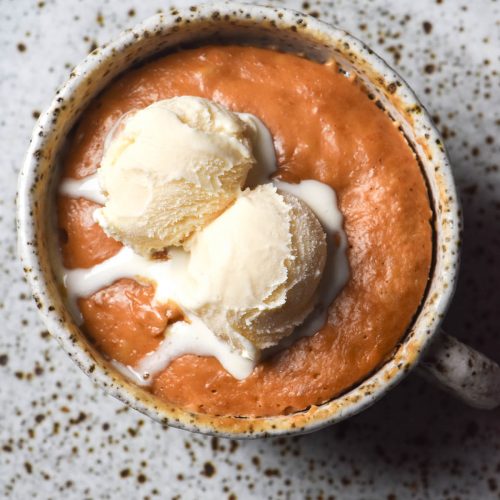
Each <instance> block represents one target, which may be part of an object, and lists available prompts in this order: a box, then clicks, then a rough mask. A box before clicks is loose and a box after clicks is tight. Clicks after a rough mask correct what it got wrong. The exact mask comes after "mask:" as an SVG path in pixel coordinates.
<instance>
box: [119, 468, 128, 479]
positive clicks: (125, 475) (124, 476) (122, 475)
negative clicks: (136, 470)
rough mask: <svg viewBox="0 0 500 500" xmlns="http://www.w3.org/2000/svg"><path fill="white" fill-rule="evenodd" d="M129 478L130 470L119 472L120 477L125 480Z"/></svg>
mask: <svg viewBox="0 0 500 500" xmlns="http://www.w3.org/2000/svg"><path fill="white" fill-rule="evenodd" d="M129 476H130V469H122V470H121V471H120V477H123V478H126V477H129Z"/></svg>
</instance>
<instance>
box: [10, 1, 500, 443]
mask: <svg viewBox="0 0 500 500" xmlns="http://www.w3.org/2000/svg"><path fill="white" fill-rule="evenodd" d="M205 40H207V41H208V40H210V41H219V42H225V41H232V42H236V43H247V44H248V43H250V44H253V45H261V46H262V45H263V46H272V47H276V48H278V49H281V50H286V51H293V52H300V53H302V54H304V55H305V56H306V57H308V58H311V59H313V60H317V61H324V60H327V59H330V58H332V57H333V58H334V59H336V60H337V61H338V62H339V64H340V65H341V66H342V67H343V68H344V69H345V70H347V71H349V72H352V73H354V74H355V75H357V76H358V77H359V78H360V79H362V80H363V82H364V83H365V84H366V86H367V88H368V91H369V93H370V97H371V98H373V99H375V100H376V101H379V102H378V104H379V105H380V106H383V107H384V108H385V109H386V110H387V112H388V113H389V114H390V116H391V117H392V118H393V119H395V120H397V121H398V122H399V123H400V125H401V128H402V133H404V134H405V135H406V137H407V139H408V142H409V144H410V145H411V147H412V148H413V150H414V151H415V154H416V155H417V157H418V159H419V162H420V164H421V167H422V170H423V172H424V175H425V177H426V179H427V183H428V189H429V193H430V199H431V205H432V208H433V213H434V261H433V267H432V271H431V276H430V280H429V285H428V288H427V291H426V295H425V298H424V301H423V304H422V306H421V308H420V309H419V312H418V314H417V315H416V317H415V319H414V321H413V323H412V325H411V327H410V328H409V329H408V332H407V333H406V335H405V337H404V339H403V340H402V341H401V343H400V345H399V346H398V347H397V349H396V350H395V352H394V354H393V356H392V357H391V359H390V360H388V361H387V362H386V363H385V364H383V365H382V366H380V367H379V369H378V370H377V371H376V373H374V374H372V375H371V376H369V377H368V378H366V379H365V380H364V381H363V382H361V383H360V384H359V385H358V386H356V387H355V388H353V389H351V390H349V391H348V392H346V393H345V394H342V395H340V396H339V397H337V398H335V399H333V400H331V401H328V402H326V403H324V404H322V405H319V406H312V407H310V408H307V409H305V410H304V411H301V412H297V413H294V414H291V415H280V416H275V417H266V418H239V417H231V416H210V415H205V414H195V413H191V412H189V411H186V410H183V409H182V408H178V407H176V406H174V405H169V404H168V403H164V402H161V401H159V400H158V399H156V398H154V397H153V396H152V395H151V394H150V393H148V392H147V391H145V390H143V389H141V388H140V387H138V386H136V385H134V384H132V383H130V382H129V381H127V380H125V379H124V378H123V377H122V376H121V375H120V374H118V373H117V372H116V371H114V370H113V369H112V368H111V367H110V365H109V364H108V363H107V362H106V360H105V359H103V357H102V356H101V355H100V354H99V353H98V352H96V350H95V349H94V348H93V347H92V345H91V344H90V343H89V342H88V341H87V339H86V337H85V336H84V335H83V334H82V332H81V331H80V330H79V328H78V327H77V326H76V325H75V323H74V321H73V320H72V318H71V316H70V314H69V313H68V311H67V308H66V305H65V303H64V299H63V297H62V295H61V292H60V290H59V289H58V286H57V284H56V280H55V276H54V271H53V266H52V257H53V255H54V250H53V248H54V246H53V245H52V236H53V235H52V234H51V233H52V231H51V229H50V227H49V222H48V221H49V218H50V217H49V214H50V212H51V198H53V196H51V195H52V193H53V186H54V184H55V180H56V178H57V168H56V164H57V161H56V160H57V156H58V154H59V152H60V151H61V148H62V147H63V144H64V141H65V137H66V135H67V134H68V132H69V130H70V129H71V127H72V126H73V125H74V123H75V122H76V120H77V119H78V117H79V115H80V112H81V111H82V110H83V109H84V108H85V107H86V106H87V105H88V103H89V102H90V101H91V100H92V99H93V98H94V97H95V96H96V95H97V94H98V93H99V92H100V91H101V90H102V89H103V87H104V86H105V85H106V84H107V83H108V82H110V81H111V80H112V79H113V78H114V77H116V76H117V75H118V74H120V73H121V72H123V71H125V70H126V69H127V68H130V67H131V66H133V65H135V64H137V63H139V62H141V61H143V60H145V59H148V58H151V57H153V56H155V55H157V54H161V53H164V52H167V51H169V50H174V49H176V48H178V47H179V46H186V45H189V44H195V43H196V44H200V43H203V42H204V41H205ZM17 222H18V234H19V248H20V254H21V258H22V262H23V266H24V271H25V273H26V276H27V279H28V281H29V283H30V284H31V287H32V290H33V296H34V298H35V301H36V304H37V306H38V309H39V310H40V313H41V315H42V317H43V319H44V321H45V323H46V325H47V328H48V329H49V330H50V332H51V333H52V335H54V336H55V337H56V338H57V340H58V341H59V342H60V344H61V345H62V347H63V348H64V349H65V350H66V352H67V353H68V354H69V356H70V357H71V358H73V359H74V361H75V362H76V363H77V364H78V366H80V368H81V369H82V370H83V371H84V372H85V373H87V374H88V375H89V376H90V377H91V379H92V380H93V381H94V382H96V383H97V384H98V385H100V386H101V387H103V388H104V389H105V390H106V391H107V392H108V393H110V394H112V395H113V396H115V397H117V398H119V399H120V400H122V401H123V402H125V403H126V404H128V405H130V406H132V407H133V408H136V409H137V410H139V411H141V412H143V413H145V414H146V415H148V416H150V417H152V418H153V419H155V420H157V421H159V422H161V423H163V424H168V425H172V426H174V427H180V428H183V429H187V430H191V431H198V432H203V433H207V434H217V435H221V436H230V437H236V438H245V437H259V436H268V435H277V434H297V433H303V432H310V431H313V430H316V429H319V428H321V427H324V426H326V425H330V424H333V423H336V422H339V421H340V420H343V419H345V418H347V417H349V416H351V415H354V414H355V413H357V412H359V411H361V410H363V409H364V408H366V407H368V406H369V405H371V404H372V403H374V402H375V401H377V400H378V399H379V398H381V397H382V396H383V395H384V394H385V393H386V392H387V391H388V390H389V389H390V388H392V387H394V386H395V385H396V384H397V383H398V382H399V381H400V380H401V379H402V378H403V377H404V376H406V375H407V374H408V373H409V371H410V370H411V369H412V368H414V367H416V366H417V364H418V367H419V370H420V371H421V372H422V374H424V375H425V376H426V377H428V378H430V379H432V380H433V381H435V382H438V383H439V384H440V385H442V386H443V387H444V388H446V389H447V390H449V391H451V392H453V393H454V394H455V395H457V396H459V397H460V398H462V399H463V400H465V401H467V402H468V403H470V404H472V405H474V406H477V407H481V408H493V407H495V406H497V405H498V404H500V367H499V366H498V365H496V364H495V363H493V362H492V361H490V360H489V359H487V358H486V357H485V356H483V355H482V354H480V353H477V352H476V351H474V350H472V349H471V348H469V347H467V346H464V345H463V344H461V343H459V342H458V341H456V340H454V339H453V338H451V337H448V336H445V335H444V334H443V333H441V332H439V325H440V323H441V320H442V319H443V317H444V314H445V312H446V309H447V307H448V305H449V303H450V300H451V298H452V295H453V290H454V287H455V282H456V278H457V272H458V261H459V250H460V230H461V220H460V207H459V203H458V200H457V195H456V191H455V186H454V183H453V178H452V175H451V170H450V165H449V162H448V158H447V156H446V152H445V149H444V146H443V143H442V140H441V137H440V136H439V134H438V132H437V131H436V129H435V127H434V125H433V124H432V122H431V120H430V118H429V116H428V114H427V112H426V111H425V109H424V108H423V107H422V105H421V104H420V103H419V101H418V100H417V98H416V97H415V95H414V94H413V92H412V91H411V89H410V88H409V87H408V85H407V84H406V83H405V82H404V81H403V80H402V78H401V77H400V76H399V75H398V74H397V73H395V72H394V71H393V70H392V69H391V68H389V67H388V65H387V64H386V63H385V62H384V61H383V60H382V59H380V57H378V56H377V55H376V54H374V53H373V52H372V51H371V50H370V49H369V48H367V47H366V46H365V45H363V44H362V43H361V42H360V41H359V40H357V39H355V38H353V37H352V36H350V35H348V34H347V33H346V32H344V31H342V30H340V29H338V28H334V27H332V26H330V25H328V24H325V23H323V22H320V21H318V20H316V19H314V18H312V17H309V16H306V15H304V14H301V13H298V12H294V11H292V10H287V9H278V8H270V7H260V6H254V5H243V4H241V5H240V4H234V3H220V4H211V5H202V6H198V7H190V8H188V9H185V10H177V9H172V10H171V11H170V12H169V13H168V14H159V15H157V16H155V17H152V18H150V19H148V20H146V21H145V22H143V23H142V24H140V25H138V26H137V27H136V28H134V29H132V30H127V31H125V32H124V33H122V34H121V35H120V36H119V37H118V38H117V39H116V40H114V41H113V42H111V43H109V44H108V45H106V46H104V47H102V48H99V49H96V50H95V51H94V52H92V53H91V54H90V55H89V56H88V57H87V58H86V59H85V60H84V61H83V62H82V63H81V64H80V65H79V66H78V67H76V68H75V70H74V71H73V72H72V73H71V75H70V77H69V79H68V81H67V82H66V83H65V84H64V85H63V86H62V87H61V89H60V90H59V91H58V92H57V94H56V96H55V99H54V101H53V102H52V104H51V106H50V107H49V109H48V110H47V111H46V112H45V113H43V115H42V116H41V117H40V119H39V121H38V124H37V126H36V127H35V130H34V132H33V137H32V140H31V144H30V147H29V151H28V154H27V157H26V161H25V163H24V166H23V169H22V171H21V174H20V177H19V188H18V221H17ZM424 351H426V352H425V353H424ZM419 361H421V362H420V364H419Z"/></svg>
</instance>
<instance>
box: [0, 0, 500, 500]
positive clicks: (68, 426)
mask: <svg viewBox="0 0 500 500" xmlns="http://www.w3.org/2000/svg"><path fill="white" fill-rule="evenodd" d="M179 4H180V2H178V3H177V4H176V5H179ZM273 4H275V5H276V4H279V5H284V4H286V5H290V6H292V7H295V8H299V9H302V10H306V11H309V12H310V13H312V14H313V15H319V16H320V17H321V18H322V19H324V20H325V21H329V22H333V23H335V24H338V25H339V26H341V27H343V28H346V29H347V30H349V31H351V32H352V33H353V34H354V35H357V36H359V37H360V38H362V39H363V40H364V41H366V42H367V43H369V44H370V45H371V46H372V47H373V48H374V49H375V50H376V51H377V52H379V53H380V54H381V55H383V56H384V57H385V58H386V59H387V60H388V62H389V63H391V64H393V65H394V66H395V67H396V68H397V69H398V70H399V71H400V72H401V73H402V75H403V76H404V77H405V78H406V79H407V81H408V82H409V83H410V84H411V86H412V87H413V88H414V89H415V90H416V91H417V94H418V95H419V96H420V97H421V98H422V100H423V102H424V104H425V105H426V106H427V108H428V109H429V111H430V112H431V114H432V115H433V116H434V117H435V120H436V122H437V124H438V125H439V127H440V129H441V131H442V132H443V134H444V136H445V142H446V145H447V147H448V149H449V152H450V155H451V160H452V163H453V168H454V171H455V174H456V180H457V183H458V187H459V190H460V194H461V196H462V202H463V208H464V214H465V226H466V234H465V239H464V257H463V267H462V274H461V278H460V283H459V287H458V291H457V295H456V298H455V301H454V304H453V306H452V309H451V312H450V314H449V316H448V318H447V319H446V323H445V327H446V328H447V329H448V331H450V332H452V333H453V334H455V335H457V336H458V337H459V338H460V339H463V340H465V341H467V342H469V343H470V344H472V345H473V346H475V347H477V348H479V349H481V350H484V351H485V352H487V353H488V354H489V355H490V356H491V357H493V358H494V359H496V360H497V361H500V336H499V327H498V325H499V324H500V294H499V292H498V290H499V288H500V262H499V258H500V194H499V189H500V172H499V163H500V152H499V144H500V138H499V137H498V132H499V131H500V114H499V112H500V93H499V83H500V78H499V75H498V71H499V68H500V64H499V62H500V6H499V2H497V1H490V0H482V1H474V2H466V1H465V0H462V1H453V0H441V1H436V0H427V1H417V0H414V1H408V2H406V1H396V0H392V1H389V0H378V1H364V2H363V1H352V0H350V1H347V0H343V1H340V0H338V1H335V2H333V3H332V2H321V3H319V2H314V1H311V2H304V3H302V2H300V1H299V2H298V1H288V2H273ZM170 5H171V4H170V3H169V2H166V1H159V0H142V1H140V2H139V1H136V0H125V1H119V0H112V1H98V0H89V1H76V0H71V1H69V0H68V1H62V0H58V1H45V2H36V1H31V0H29V1H28V0H16V1H14V0H12V1H8V0H0V7H1V8H0V103H1V104H0V106H1V107H0V110H1V111H0V155H1V156H0V161H1V168H0V176H1V177H0V239H1V248H0V277H1V278H0V279H1V281H0V323H1V327H0V405H1V411H0V497H1V496H7V497H8V496H11V497H12V498H19V499H25V498H30V497H38V498H78V499H80V498H151V499H154V498H172V497H182V498H207V499H211V498H217V499H223V498H235V496H236V497H237V498H240V499H245V498H259V499H260V498H268V497H269V498H306V497H310V498H328V497H330V496H331V497H335V498H340V499H380V498H381V499H386V498H387V499H392V500H394V499H396V498H397V499H405V498H431V499H436V498H450V499H451V498H461V499H468V498H470V499H489V498H499V497H500V411H499V410H496V411H492V412H480V411H475V410H471V409H468V408H465V407H464V406H462V405H461V404H460V403H458V402H456V401H454V400H452V399H451V398H450V397H448V396H447V395H444V394H442V393H440V392H438V391H437V390H436V389H434V388H432V387H430V386H428V385H426V384H425V383H424V382H423V381H421V380H420V379H419V378H418V377H417V376H416V375H412V376H410V377H409V378H408V379H407V380H406V381H404V382H403V383H402V384H401V385H400V386H399V387H398V388H396V389H395V390H394V391H393V392H392V393H391V394H389V395H388V396H387V397H386V398H385V399H384V400H382V401H381V402H379V403H378V404H377V405H375V406H374V407H373V408H371V409H369V410H368V411H366V412H364V413H363V414H361V415H359V416H356V417H354V418H352V419H351V420H350V421H348V422H345V423H342V424H339V425H337V426H335V427H331V428H329V429H326V430H323V431H321V432H317V433H315V434H312V435H308V436H303V437H298V438H283V439H271V440H266V441H253V442H235V441H226V440H217V439H211V438H209V437H204V436H197V435H191V434H189V433H185V432H182V431H178V430H175V429H162V428H161V427H160V426H159V425H157V424H155V423H153V422H151V421H149V420H147V419H146V418H145V417H143V416H142V415H140V414H139V413H137V412H135V411H133V410H129V409H127V408H126V407H124V406H122V405H121V404H120V403H118V402H117V401H115V400H113V399H111V398H110V397H107V396H105V395H104V394H103V393H102V392H101V391H100V390H98V389H97V388H96V387H94V386H93V385H92V383H91V382H90V381H89V380H88V379H87V378H86V377H85V376H84V375H83V374H82V373H81V372H80V371H79V370H78V369H77V368H76V366H74V365H73V364H72V362H71V361H70V359H69V358H68V357H67V356H66V355H65V354H64V353H63V352H62V351H61V350H60V349H59V347H58V345H56V343H55V341H53V340H52V339H51V338H50V337H49V336H48V334H47V332H45V331H44V327H43V325H42V323H41V322H40V320H39V318H38V316H37V314H36V311H35V308H34V306H33V303H32V302H31V300H30V298H29V290H28V287H27V285H26V283H25V282H24V280H23V278H22V276H21V272H20V266H19V264H18V261H17V258H16V248H15V246H16V241H15V229H14V195H15V185H16V177H17V173H18V171H19V168H20V166H21V163H22V161H23V156H24V153H25V151H26V148H27V145H28V141H29V136H30V132H31V129H32V127H33V125H34V123H35V117H36V116H37V114H38V113H39V112H40V111H41V110H42V109H44V108H45V107H46V106H47V105H48V104H49V102H50V100H51V98H52V96H53V94H54V92H55V89H56V87H57V86H58V85H59V84H61V83H62V82H63V81H64V79H65V78H66V77H67V76H68V74H69V72H70V70H71V68H72V67H73V66H74V65H75V64H76V63H78V62H79V61H80V60H81V59H82V58H83V57H84V56H85V55H86V54H87V53H88V52H89V50H91V49H92V48H93V47H94V46H95V44H101V43H104V42H105V41H107V40H109V39H110V38H111V37H113V36H114V35H116V34H117V33H118V32H119V31H120V30H122V29H123V28H125V27H130V26H132V25H133V24H135V23H136V22H138V21H139V20H142V19H143V18H145V17H147V16H149V15H151V14H154V13H155V12H157V11H158V9H164V10H166V9H168V8H169V7H170Z"/></svg>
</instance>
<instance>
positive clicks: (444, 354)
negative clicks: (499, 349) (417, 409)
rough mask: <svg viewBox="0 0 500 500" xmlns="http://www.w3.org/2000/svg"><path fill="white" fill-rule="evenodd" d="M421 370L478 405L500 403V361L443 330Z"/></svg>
mask: <svg viewBox="0 0 500 500" xmlns="http://www.w3.org/2000/svg"><path fill="white" fill-rule="evenodd" d="M417 371H418V373H419V374H420V375H422V377H424V378H425V379H426V380H428V381H429V382H431V383H432V384H434V385H436V386H438V387H439V388H441V389H443V390H445V391H446V392H448V393H450V394H452V395H453V396H455V397H457V398H458V399H461V400H462V401H463V402H465V403H467V404H468V405H470V406H473V407H474V408H481V409H484V410H492V409H493V408H496V407H497V406H499V405H500V365H498V364H497V363H495V362H494V361H493V360H491V359H489V358H488V357H486V356H485V355H484V354H481V353H480V352H478V351H476V350H475V349H473V348H472V347H469V346H468V345H466V344H462V342H460V341H458V340H457V339H456V338H454V337H451V336H450V335H447V334H446V333H444V332H443V331H442V330H441V331H440V332H438V333H437V335H436V337H435V339H434V340H433V342H432V344H431V346H430V347H429V350H428V351H427V352H426V353H425V354H424V357H423V359H422V361H421V362H420V363H419V364H418V365H417Z"/></svg>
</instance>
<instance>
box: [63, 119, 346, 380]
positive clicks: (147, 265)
mask: <svg viewBox="0 0 500 500" xmlns="http://www.w3.org/2000/svg"><path fill="white" fill-rule="evenodd" d="M239 116H240V118H241V119H242V120H244V121H245V122H247V123H249V124H250V125H251V128H252V131H253V134H252V136H253V137H252V142H253V146H254V151H255V153H254V155H255V159H256V160H257V166H256V167H254V169H252V171H251V172H250V173H249V175H248V178H247V183H246V186H247V187H251V188H253V187H255V186H257V185H259V184H265V183H268V182H270V181H271V175H272V173H273V172H275V170H276V157H275V152H274V146H273V139H272V136H271V134H270V132H269V130H268V129H267V127H266V126H265V125H264V124H263V123H262V121H261V120H259V119H258V118H257V117H255V116H253V115H250V114H248V113H240V114H239ZM123 119H124V117H122V118H121V119H120V120H118V122H117V124H116V125H115V126H113V128H112V129H111V131H110V133H109V135H108V137H107V138H106V141H105V144H109V141H110V136H111V135H113V134H114V133H115V131H116V129H117V127H118V125H119V124H120V123H122V121H123ZM272 182H273V183H274V184H275V186H276V187H277V188H278V189H281V190H283V191H287V192H289V193H291V194H293V195H295V196H297V197H298V198H300V199H301V200H303V201H304V202H305V203H306V204H307V205H308V206H309V207H310V208H311V209H312V210H313V212H314V213H315V214H316V216H317V217H318V219H319V221H320V222H321V223H322V225H323V228H324V229H325V232H326V233H327V236H328V238H327V239H328V257H327V263H326V266H325V270H324V272H323V278H322V280H321V283H320V288H319V292H318V304H317V307H315V309H314V311H313V312H312V313H311V314H310V316H309V317H308V318H307V319H306V321H305V322H304V323H303V324H302V325H300V326H299V327H297V328H296V329H295V331H294V333H293V334H292V335H290V336H289V337H287V338H285V339H283V340H282V342H281V343H280V344H279V345H277V346H275V347H272V348H270V349H266V350H264V351H262V353H259V351H258V350H257V349H256V348H255V347H254V346H253V345H252V344H251V343H250V342H249V341H247V340H246V339H244V338H243V337H241V339H242V340H243V341H244V344H245V348H246V352H244V353H238V352H235V351H233V350H231V347H230V346H229V344H228V343H226V342H223V341H221V340H220V339H219V338H218V337H217V336H216V335H215V334H214V333H213V332H212V331H211V330H210V329H209V328H208V327H207V326H206V325H205V323H204V322H203V321H202V320H201V319H200V318H199V317H198V316H196V315H195V314H193V313H192V312H191V311H190V310H189V308H188V306H187V304H188V303H189V300H187V299H186V297H185V295H184V294H183V290H184V289H185V286H184V283H183V276H184V274H185V273H184V269H185V266H186V265H187V262H188V258H189V254H188V253H187V252H185V251H184V250H182V249H178V248H170V249H169V252H168V255H169V259H168V260H164V261H159V260H151V259H146V258H144V257H142V256H140V255H138V254H136V253H134V252H133V250H132V249H131V248H128V247H124V248H122V249H121V250H120V251H119V252H118V253H117V254H116V255H114V256H113V257H111V258H109V259H107V260H106V261H104V262H102V263H100V264H97V265H96V266H93V267H92V268H89V269H71V270H69V269H63V271H62V274H63V276H62V279H63V283H64V286H65V287H66V290H67V293H68V306H69V309H70V312H71V313H72V315H73V317H74V318H75V320H76V321H77V322H78V323H79V324H81V323H82V322H83V317H82V314H81V312H80V310H79V308H78V305H77V301H78V298H81V297H88V296H90V295H92V294H94V293H96V292H97V291H99V290H101V289H103V288H105V287H107V286H109V285H111V284H112V283H114V282H115V281H117V280H119V279H121V278H133V279H136V280H138V281H139V282H153V283H154V284H155V296H154V302H156V303H165V302H167V301H169V300H172V301H174V302H175V303H176V304H177V305H178V306H179V307H180V308H181V309H182V310H183V312H184V315H185V317H186V318H187V321H177V322H175V323H173V324H171V325H169V326H167V328H166V330H165V338H164V340H163V341H162V342H161V344H160V346H159V347H158V349H156V350H155V351H153V352H150V353H148V354H147V355H146V356H145V357H144V358H142V359H141V360H140V361H139V363H137V364H136V365H135V366H125V365H123V364H121V363H119V362H117V361H116V360H113V361H112V364H113V365H114V366H115V367H116V368H117V370H119V371H120V372H121V373H122V374H123V375H125V376H127V377H128V378H130V379H131V380H132V381H134V382H136V383H138V384H140V385H149V384H150V383H151V382H152V380H153V378H154V376H155V375H157V374H158V373H160V372H161V371H163V370H164V369H165V368H166V367H167V366H168V365H169V364H170V362H171V361H173V360H174V359H175V358H177V357H179V356H182V355H184V354H194V355H198V356H213V357H215V358H217V360H218V361H219V362H220V363H221V365H222V366H223V367H224V369H225V370H226V371H227V372H228V373H230V374H231V375H232V376H233V377H235V378H237V379H240V380H241V379H244V378H246V377H248V376H249V375H250V374H251V373H252V371H253V370H254V368H255V366H256V364H257V362H258V361H259V359H260V358H261V357H266V356H268V355H270V354H272V353H274V352H276V351H278V350H281V349H284V348H286V347H288V346H290V345H291V344H292V343H293V342H294V341H295V340H297V339H298V338H300V337H303V336H306V335H313V334H314V333H315V332H317V331H318V330H319V329H320V328H321V327H322V326H323V324H324V323H325V321H326V316H327V312H328V306H329V305H330V304H331V302H332V301H333V299H334V298H335V297H336V295H337V294H338V293H339V292H340V290H341V289H342V288H343V286H344V285H345V283H346V282H347V280H348V277H349V264H348V260H347V253H346V249H347V237H346V235H345V233H344V230H343V227H342V223H343V217H342V214H341V212H340V211H339V209H338V208H337V198H336V195H335V191H334V190H333V189H332V188H331V187H330V186H328V185H326V184H323V183H321V182H319V181H316V180H306V181H302V182H300V183H298V184H290V183H287V182H284V181H281V180H279V179H274V180H273V181H272ZM59 192H60V193H61V194H64V195H66V196H69V197H73V198H80V197H82V198H87V199H89V200H91V201H95V202H97V203H100V204H104V202H105V197H104V194H103V193H102V192H101V190H100V187H99V182H98V180H97V174H94V175H91V176H89V177H87V178H85V179H82V180H74V179H65V180H64V181H63V182H62V183H61V186H60V191H59Z"/></svg>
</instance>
